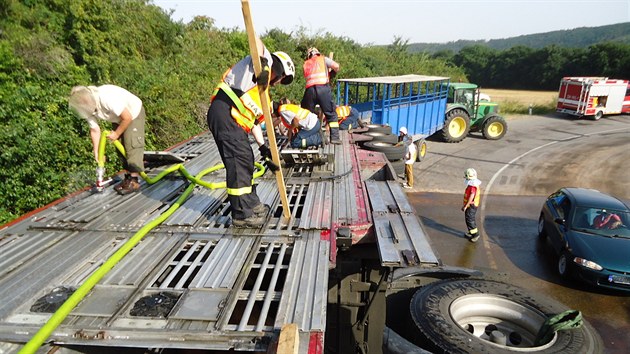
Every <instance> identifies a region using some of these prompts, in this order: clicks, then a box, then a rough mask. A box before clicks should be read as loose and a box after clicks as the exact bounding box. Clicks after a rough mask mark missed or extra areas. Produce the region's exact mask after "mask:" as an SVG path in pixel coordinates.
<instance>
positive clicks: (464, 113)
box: [337, 75, 507, 161]
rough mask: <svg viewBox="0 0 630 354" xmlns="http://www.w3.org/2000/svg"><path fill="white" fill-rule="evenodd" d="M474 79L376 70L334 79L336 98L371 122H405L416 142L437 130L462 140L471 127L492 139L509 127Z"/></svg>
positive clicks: (421, 145) (396, 125)
mask: <svg viewBox="0 0 630 354" xmlns="http://www.w3.org/2000/svg"><path fill="white" fill-rule="evenodd" d="M479 96H480V94H479V88H478V87H477V85H475V84H469V83H451V82H450V79H449V78H448V77H441V76H426V75H399V76H380V77H366V78H356V79H339V80H337V103H338V104H343V105H350V106H352V107H354V108H356V109H357V110H358V111H359V112H360V113H361V118H362V119H363V120H369V121H370V122H371V123H372V124H382V125H388V126H390V127H391V128H392V131H393V132H397V131H398V129H400V128H401V127H406V128H407V131H408V132H409V134H410V135H411V136H412V138H413V141H414V143H415V144H416V146H417V148H418V152H419V153H418V161H420V160H421V159H422V157H424V155H425V153H426V143H425V141H424V139H425V138H426V137H428V136H430V135H433V134H436V133H440V134H441V137H442V139H443V140H444V141H446V142H451V143H456V142H460V141H461V140H463V139H464V138H465V137H466V136H467V135H468V133H469V132H471V131H482V132H483V135H484V137H486V138H487V139H490V140H496V139H500V138H501V137H503V135H504V134H505V132H506V131H507V125H506V123H505V120H504V119H503V118H502V117H500V116H498V114H497V112H498V105H497V104H496V103H490V102H486V101H485V100H480V99H479Z"/></svg>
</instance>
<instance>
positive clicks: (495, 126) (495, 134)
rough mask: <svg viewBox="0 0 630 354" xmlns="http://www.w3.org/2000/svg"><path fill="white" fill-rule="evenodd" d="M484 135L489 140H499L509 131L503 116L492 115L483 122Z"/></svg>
mask: <svg viewBox="0 0 630 354" xmlns="http://www.w3.org/2000/svg"><path fill="white" fill-rule="evenodd" d="M482 133H483V137H484V138H486V139H488V140H499V139H501V138H503V136H504V135H505V133H507V123H506V121H505V119H503V117H500V116H492V117H489V118H488V119H486V121H485V122H483V129H482Z"/></svg>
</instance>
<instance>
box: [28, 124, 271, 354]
mask: <svg viewBox="0 0 630 354" xmlns="http://www.w3.org/2000/svg"><path fill="white" fill-rule="evenodd" d="M107 134H108V132H103V134H102V135H101V140H100V141H99V161H98V164H99V167H103V166H105V159H104V156H105V143H104V141H105V139H104V137H106V136H107ZM114 145H115V146H116V147H117V148H118V150H119V151H120V152H121V153H122V154H123V156H124V155H125V149H124V147H123V146H122V144H121V143H120V142H119V141H118V140H116V141H114ZM254 165H256V168H257V171H256V172H255V173H254V178H258V177H260V176H262V175H263V174H264V173H265V167H264V166H263V165H262V164H260V163H258V162H255V163H254ZM222 168H224V166H223V164H217V165H215V166H212V167H210V168H207V169H205V170H203V171H202V172H200V173H199V174H198V175H197V176H194V177H193V176H192V175H191V174H190V173H188V171H186V169H185V168H184V165H182V164H177V165H174V166H171V167H169V168H167V169H166V170H164V171H163V172H161V173H160V174H158V175H157V176H156V177H154V178H153V179H150V178H148V176H147V175H146V173H144V172H142V174H141V176H142V178H144V180H145V181H146V182H147V183H148V184H153V183H155V182H157V181H159V180H160V179H162V178H163V177H164V176H166V175H168V174H169V173H171V172H173V171H176V170H178V171H179V172H180V173H181V174H182V175H183V176H184V177H186V178H187V179H188V180H190V181H192V182H193V183H191V184H190V185H189V186H188V187H187V188H186V190H184V193H182V195H181V196H179V198H177V201H175V203H173V205H171V206H170V207H169V208H168V209H167V210H166V211H165V212H164V213H162V214H161V215H160V216H158V217H157V218H155V219H154V220H152V221H150V222H149V223H147V224H146V225H144V226H143V227H142V228H140V230H138V232H136V234H135V235H133V236H132V237H131V238H130V239H129V240H127V242H125V243H124V244H123V245H122V246H121V247H120V248H119V249H118V250H117V251H116V252H115V253H114V254H113V255H112V256H111V257H109V258H108V259H107V260H106V261H105V263H103V265H101V266H100V267H98V269H96V271H94V273H92V274H91V275H90V276H89V277H88V278H87V279H86V280H85V282H83V284H81V286H79V288H77V290H75V291H74V292H73V293H72V295H70V296H69V297H68V299H67V300H66V301H65V302H64V303H63V304H62V305H61V306H60V307H59V309H57V311H55V313H53V314H52V316H51V317H50V318H49V319H48V321H47V322H46V323H45V324H44V325H43V326H42V327H41V328H40V329H39V331H37V333H35V335H34V336H33V337H32V338H31V339H30V340H29V341H28V342H27V343H26V344H25V345H24V346H23V347H22V348H21V349H20V352H19V353H20V354H33V353H35V352H36V351H37V350H38V349H39V348H40V347H41V346H42V344H44V342H45V341H46V340H47V339H48V337H50V335H51V334H52V332H53V331H54V330H55V329H56V328H57V327H59V325H60V324H61V323H62V322H63V320H64V319H65V318H66V317H68V315H69V314H70V312H72V310H74V308H75V307H77V305H78V304H79V303H80V302H81V301H82V300H83V299H84V298H85V297H86V296H87V295H88V294H89V293H90V291H92V289H93V288H94V286H96V284H98V282H99V281H100V280H101V279H103V277H104V276H105V275H107V273H109V271H110V270H111V269H112V268H113V267H114V266H115V265H116V264H117V263H118V262H120V260H121V259H123V257H125V256H126V255H127V253H129V252H130V251H131V250H132V249H133V248H134V247H135V246H136V245H137V244H138V243H139V242H140V241H141V240H142V238H144V236H146V235H147V234H148V233H149V232H150V231H151V230H153V229H154V228H155V227H157V226H158V225H160V224H161V223H163V222H164V221H165V220H166V219H168V218H169V217H170V216H171V215H172V214H173V213H174V212H175V211H176V210H177V209H178V208H179V207H180V206H181V205H182V204H183V203H184V202H185V201H186V199H187V198H188V196H189V195H190V193H192V191H193V190H194V189H195V185H196V184H200V185H202V186H204V187H208V188H210V189H216V188H225V182H216V183H209V182H205V181H202V180H201V178H202V177H203V176H205V175H206V174H208V173H211V172H214V171H217V170H220V169H222Z"/></svg>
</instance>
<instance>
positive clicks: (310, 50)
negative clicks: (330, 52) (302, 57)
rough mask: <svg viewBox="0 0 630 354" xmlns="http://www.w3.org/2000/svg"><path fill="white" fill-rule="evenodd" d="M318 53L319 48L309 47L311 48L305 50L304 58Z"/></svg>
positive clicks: (309, 57)
mask: <svg viewBox="0 0 630 354" xmlns="http://www.w3.org/2000/svg"><path fill="white" fill-rule="evenodd" d="M319 54H320V53H319V50H317V48H315V47H311V48H308V50H307V51H306V58H307V59H311V57H312V56H313V55H319Z"/></svg>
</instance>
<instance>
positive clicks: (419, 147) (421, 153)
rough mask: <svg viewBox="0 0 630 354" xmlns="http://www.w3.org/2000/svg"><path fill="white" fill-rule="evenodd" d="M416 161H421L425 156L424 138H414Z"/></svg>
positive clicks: (425, 144)
mask: <svg viewBox="0 0 630 354" xmlns="http://www.w3.org/2000/svg"><path fill="white" fill-rule="evenodd" d="M414 144H416V154H417V157H416V161H418V162H421V161H422V160H424V157H425V156H427V142H426V141H424V139H420V140H416V142H414Z"/></svg>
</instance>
